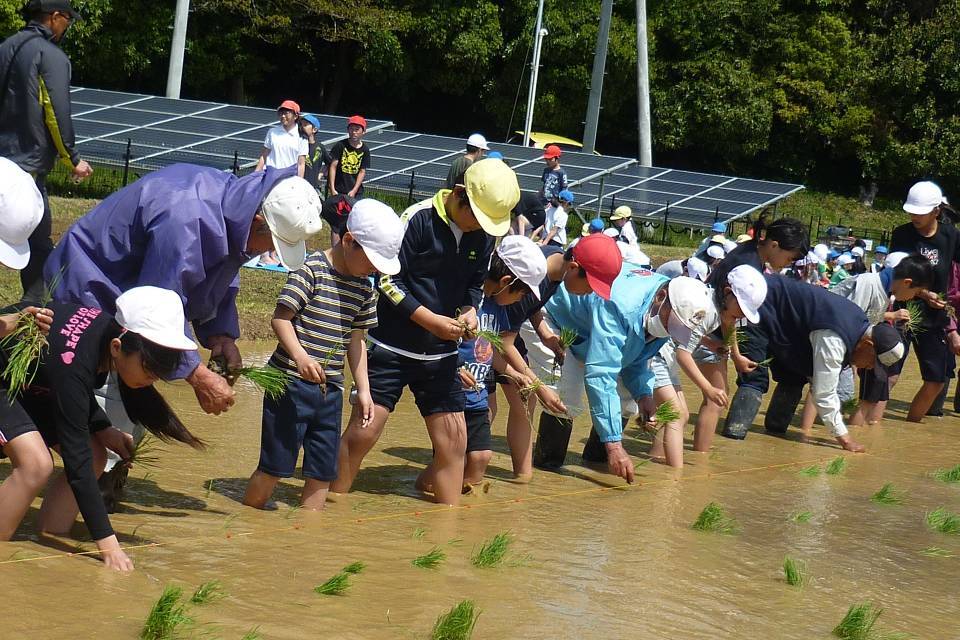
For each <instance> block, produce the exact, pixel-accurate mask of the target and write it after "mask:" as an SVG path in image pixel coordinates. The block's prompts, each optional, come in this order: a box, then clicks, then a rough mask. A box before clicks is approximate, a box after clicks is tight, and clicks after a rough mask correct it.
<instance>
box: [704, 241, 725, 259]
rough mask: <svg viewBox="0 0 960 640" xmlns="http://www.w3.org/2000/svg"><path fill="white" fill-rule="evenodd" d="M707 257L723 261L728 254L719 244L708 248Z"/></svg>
mask: <svg viewBox="0 0 960 640" xmlns="http://www.w3.org/2000/svg"><path fill="white" fill-rule="evenodd" d="M707 255H708V256H710V257H711V258H714V259H716V260H723V257H724V256H725V255H727V252H726V251H724V249H723V247H721V246H720V245H718V244H712V245H710V246H709V247H707Z"/></svg>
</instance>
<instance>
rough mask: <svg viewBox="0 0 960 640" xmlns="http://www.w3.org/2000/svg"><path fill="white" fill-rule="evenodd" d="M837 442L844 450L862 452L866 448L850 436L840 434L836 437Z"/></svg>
mask: <svg viewBox="0 0 960 640" xmlns="http://www.w3.org/2000/svg"><path fill="white" fill-rule="evenodd" d="M837 442H839V443H840V446H841V447H843V448H844V450H845V451H850V452H852V453H863V452H864V451H866V450H867V448H866V447H865V446H863V445H862V444H860V443H858V442H854V440H853V438H851V437H850V436H840V437H838V438H837Z"/></svg>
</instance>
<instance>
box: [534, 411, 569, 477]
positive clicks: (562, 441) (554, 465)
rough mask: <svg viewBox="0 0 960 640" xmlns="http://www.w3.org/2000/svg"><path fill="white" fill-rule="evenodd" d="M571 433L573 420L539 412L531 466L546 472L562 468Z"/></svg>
mask: <svg viewBox="0 0 960 640" xmlns="http://www.w3.org/2000/svg"><path fill="white" fill-rule="evenodd" d="M572 432H573V420H571V419H569V418H558V417H557V416H552V415H550V414H549V413H547V412H545V411H542V412H540V428H539V429H538V431H537V440H536V442H534V444H533V466H535V467H536V468H537V469H545V470H546V471H556V470H557V469H559V468H560V467H562V466H563V463H564V461H565V460H566V457H567V447H569V446H570V434H571V433H572Z"/></svg>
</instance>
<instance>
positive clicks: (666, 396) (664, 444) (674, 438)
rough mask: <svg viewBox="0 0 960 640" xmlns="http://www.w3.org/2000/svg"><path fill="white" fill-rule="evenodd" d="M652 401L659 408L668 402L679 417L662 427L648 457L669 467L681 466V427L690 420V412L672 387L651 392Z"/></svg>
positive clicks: (681, 397)
mask: <svg viewBox="0 0 960 640" xmlns="http://www.w3.org/2000/svg"><path fill="white" fill-rule="evenodd" d="M653 399H654V401H655V402H656V403H657V406H660V405H661V404H663V403H664V402H667V401H668V400H669V401H670V402H672V403H673V406H674V407H676V409H677V412H678V413H679V414H680V417H679V418H677V419H676V420H674V421H673V422H670V423H667V424H665V425H663V426H662V427H661V428H660V430H659V431H658V432H657V437H656V438H654V441H653V444H652V445H651V446H650V457H651V458H653V459H654V460H656V461H658V462H665V463H666V464H668V465H670V466H671V467H682V466H683V427H684V425H686V424H687V420H688V419H689V418H690V412H689V410H688V409H687V404H686V402H685V401H684V399H683V396H682V395H678V394H677V391H676V389H674V388H673V386H672V385H669V386H666V387H660V388H659V389H655V390H654V392H653Z"/></svg>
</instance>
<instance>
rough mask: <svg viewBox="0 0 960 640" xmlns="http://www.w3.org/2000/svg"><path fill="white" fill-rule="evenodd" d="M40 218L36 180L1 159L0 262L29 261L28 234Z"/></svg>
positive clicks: (19, 263)
mask: <svg viewBox="0 0 960 640" xmlns="http://www.w3.org/2000/svg"><path fill="white" fill-rule="evenodd" d="M42 219H43V197H42V196H41V195H40V191H39V189H37V183H36V182H34V180H33V178H32V177H30V174H28V173H27V172H26V171H24V170H23V169H21V168H20V167H18V166H17V165H16V164H14V163H13V162H11V161H10V160H7V159H6V158H0V262H2V263H3V264H5V265H7V266H8V267H10V268H11V269H23V268H24V267H26V266H27V263H28V262H30V244H29V242H28V240H29V238H30V234H32V233H33V230H34V229H36V228H37V225H38V224H40V220H42Z"/></svg>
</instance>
